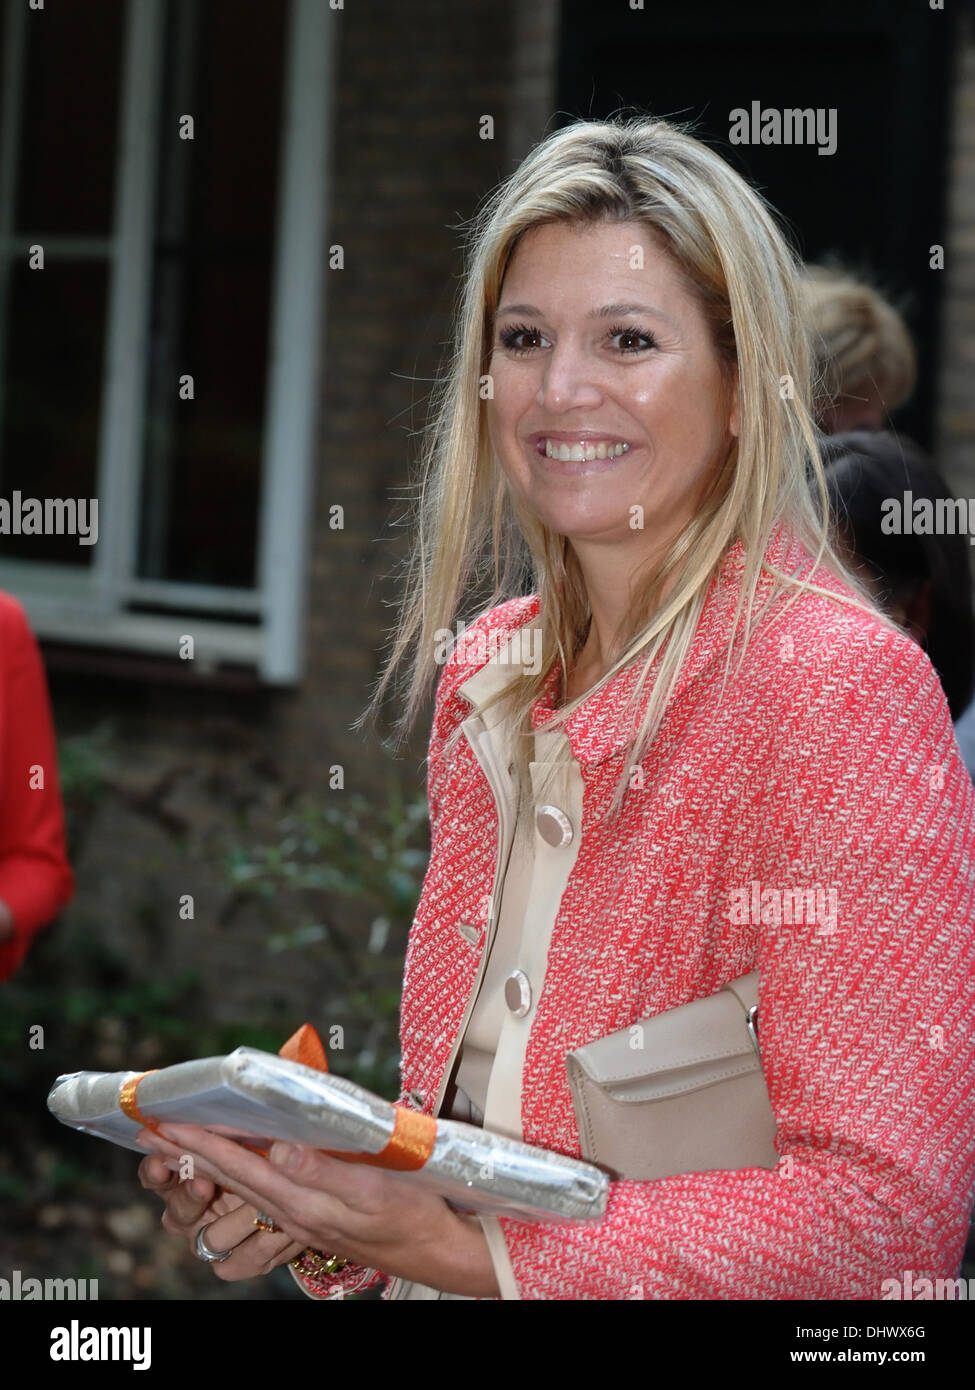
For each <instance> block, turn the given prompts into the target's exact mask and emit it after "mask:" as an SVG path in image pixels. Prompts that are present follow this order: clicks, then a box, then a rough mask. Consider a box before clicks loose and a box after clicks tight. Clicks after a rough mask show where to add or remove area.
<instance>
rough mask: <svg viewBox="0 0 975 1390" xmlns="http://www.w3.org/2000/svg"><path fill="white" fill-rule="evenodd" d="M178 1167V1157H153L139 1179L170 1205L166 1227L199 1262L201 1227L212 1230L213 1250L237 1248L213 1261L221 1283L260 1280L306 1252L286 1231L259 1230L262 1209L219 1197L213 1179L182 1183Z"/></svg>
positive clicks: (164, 1221)
mask: <svg viewBox="0 0 975 1390" xmlns="http://www.w3.org/2000/svg"><path fill="white" fill-rule="evenodd" d="M171 1163H172V1164H173V1167H172V1168H170V1167H169V1165H170V1164H171ZM178 1169H179V1163H178V1161H174V1160H173V1159H172V1158H164V1157H158V1158H157V1157H155V1156H150V1157H148V1158H144V1159H143V1160H142V1162H141V1163H140V1164H139V1181H140V1182H141V1184H142V1186H143V1187H145V1188H147V1189H148V1190H149V1191H150V1192H155V1193H157V1194H158V1195H159V1196H160V1197H161V1198H162V1200H163V1202H164V1203H165V1204H166V1210H165V1211H164V1212H163V1218H162V1224H163V1228H164V1229H165V1230H167V1231H169V1232H170V1234H171V1235H175V1236H181V1237H183V1238H184V1239H185V1240H186V1241H187V1242H188V1244H189V1247H190V1249H191V1250H192V1251H193V1254H194V1255H197V1258H199V1255H198V1254H197V1249H196V1235H197V1232H198V1231H199V1230H200V1228H201V1227H206V1234H205V1235H204V1237H203V1239H204V1242H205V1244H206V1245H207V1246H208V1248H209V1249H211V1250H215V1251H222V1250H231V1249H232V1250H233V1254H232V1255H231V1256H230V1258H229V1259H226V1260H219V1261H214V1262H213V1266H212V1267H213V1272H214V1274H215V1275H216V1276H217V1278H218V1279H227V1280H235V1279H254V1278H256V1277H257V1276H258V1275H260V1274H270V1272H271V1270H272V1269H275V1268H276V1267H277V1266H278V1265H280V1264H284V1263H285V1262H286V1261H287V1260H293V1259H294V1258H295V1256H296V1255H300V1254H301V1251H302V1250H303V1249H304V1246H302V1245H297V1244H295V1242H294V1241H292V1240H290V1239H288V1237H287V1236H285V1235H284V1234H283V1233H281V1232H280V1231H260V1230H258V1229H257V1227H255V1225H254V1218H255V1216H256V1215H257V1211H256V1209H255V1208H254V1207H252V1206H250V1205H248V1204H247V1203H246V1202H244V1201H243V1200H242V1199H241V1198H240V1197H237V1196H236V1195H235V1194H234V1193H233V1192H220V1193H218V1192H217V1190H216V1188H215V1187H214V1184H213V1183H212V1182H210V1181H209V1180H208V1179H207V1178H194V1179H193V1180H192V1181H191V1182H181V1181H180V1179H179V1176H178Z"/></svg>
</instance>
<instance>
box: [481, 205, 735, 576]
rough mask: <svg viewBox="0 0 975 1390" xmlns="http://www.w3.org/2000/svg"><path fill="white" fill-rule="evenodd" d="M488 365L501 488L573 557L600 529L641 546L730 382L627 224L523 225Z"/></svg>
mask: <svg viewBox="0 0 975 1390" xmlns="http://www.w3.org/2000/svg"><path fill="white" fill-rule="evenodd" d="M636 248H640V251H639V252H638V251H637V250H636ZM641 253H642V264H641ZM490 372H491V375H492V377H493V380H494V398H493V400H490V401H488V403H487V411H488V429H489V433H490V437H491V441H492V444H493V446H494V450H495V454H496V457H497V459H498V461H499V462H500V464H501V467H502V468H503V469H504V472H505V474H506V476H507V478H508V480H509V483H510V486H511V487H512V489H513V490H514V492H515V493H516V494H517V496H518V497H519V498H520V499H521V500H522V501H523V503H524V505H525V506H527V507H528V509H529V510H530V511H531V512H533V513H534V514H535V515H536V516H537V517H538V518H539V519H540V520H541V521H542V522H544V524H545V525H547V526H548V527H550V528H551V529H552V530H554V531H556V532H557V533H559V534H560V535H565V536H568V537H569V539H570V541H571V542H572V543H573V544H574V546H575V548H576V550H577V551H578V552H579V553H580V556H583V555H584V554H585V551H586V550H587V548H588V547H589V546H591V545H593V544H600V545H603V544H606V543H607V542H609V543H620V544H622V543H625V545H626V547H627V554H632V555H634V556H635V558H637V559H639V558H641V557H642V556H646V557H648V558H649V557H650V556H651V555H655V554H657V553H658V552H659V548H660V546H662V545H666V544H667V543H668V542H669V541H670V540H672V539H673V538H674V537H675V536H676V535H677V534H678V532H679V531H680V530H681V529H682V527H683V526H684V525H685V524H686V523H687V521H688V520H689V519H690V518H691V517H692V516H693V515H694V513H695V511H696V510H697V507H698V506H699V503H700V500H701V498H702V497H703V495H704V494H705V493H706V492H707V489H708V487H709V486H710V485H711V484H712V483H713V480H714V477H715V473H716V470H718V469H719V468H720V466H721V464H722V462H723V461H724V459H725V457H726V456H727V452H728V449H729V448H730V446H731V444H732V440H733V436H734V435H737V434H738V432H739V420H738V411H737V383H735V384H734V386H732V387H731V388H730V389H729V387H728V385H727V382H726V378H725V376H724V374H723V373H722V370H721V364H720V361H719V358H718V355H717V353H716V351H715V348H714V346H713V342H712V336H711V330H710V327H709V325H708V322H707V319H706V318H705V316H704V312H703V310H702V309H701V307H700V305H699V303H698V301H697V300H696V298H695V297H694V296H693V295H692V294H691V293H690V292H689V291H688V289H687V288H686V287H685V285H684V283H683V280H682V277H681V273H680V271H679V269H678V268H677V266H676V264H675V262H674V261H673V260H672V259H671V258H670V256H668V255H667V254H666V252H665V251H664V250H663V249H662V247H661V244H660V242H659V241H658V239H657V238H656V237H655V236H654V234H653V233H652V232H651V231H650V230H649V229H648V228H646V227H645V226H643V225H642V224H640V223H635V222H615V223H613V222H599V223H595V224H580V223H568V222H555V223H548V224H545V225H542V226H539V227H533V228H532V229H530V230H529V231H528V232H526V233H525V234H524V235H523V237H522V239H521V240H520V241H519V243H518V246H517V248H516V250H515V253H514V256H513V257H512V260H511V262H510V264H509V266H508V269H507V272H506V275H505V278H504V284H503V285H502V288H501V298H500V302H499V306H498V313H497V316H496V322H495V331H494V341H493V344H492V355H491V365H490ZM635 507H640V508H642V514H641V513H639V512H634V511H633V510H631V509H632V508H635ZM635 519H642V523H643V524H642V528H641V527H639V526H635V525H634V524H633V523H634V520H635Z"/></svg>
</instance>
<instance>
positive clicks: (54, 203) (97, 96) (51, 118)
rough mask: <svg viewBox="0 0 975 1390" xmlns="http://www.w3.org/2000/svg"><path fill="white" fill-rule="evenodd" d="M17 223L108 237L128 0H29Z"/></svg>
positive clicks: (41, 231)
mask: <svg viewBox="0 0 975 1390" xmlns="http://www.w3.org/2000/svg"><path fill="white" fill-rule="evenodd" d="M19 2H20V3H23V4H24V8H25V9H26V10H27V14H26V16H25V18H24V21H23V23H24V29H25V61H24V72H23V111H22V115H21V121H22V124H21V158H20V169H19V180H18V183H19V187H18V192H17V199H16V210H15V218H16V221H15V229H16V230H17V231H18V232H26V233H27V234H28V235H30V236H32V237H33V236H53V235H56V234H71V235H76V236H107V235H108V234H109V233H110V231H111V228H112V215H113V196H114V177H115V155H116V145H117V142H118V105H119V78H120V71H121V51H122V37H123V28H122V26H123V18H124V13H125V6H124V3H123V0H85V3H84V4H48V5H46V6H45V7H44V9H43V10H31V9H29V8H28V7H27V5H26V0H19Z"/></svg>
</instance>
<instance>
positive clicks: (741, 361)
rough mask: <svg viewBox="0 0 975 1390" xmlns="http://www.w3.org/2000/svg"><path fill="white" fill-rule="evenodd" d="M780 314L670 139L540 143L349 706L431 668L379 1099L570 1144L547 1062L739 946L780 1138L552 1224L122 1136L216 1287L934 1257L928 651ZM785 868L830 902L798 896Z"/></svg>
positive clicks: (960, 1194) (751, 1280)
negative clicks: (840, 505) (857, 566)
mask: <svg viewBox="0 0 975 1390" xmlns="http://www.w3.org/2000/svg"><path fill="white" fill-rule="evenodd" d="M801 323H802V317H801V313H800V298H799V287H798V266H797V260H796V256H795V254H794V252H793V251H792V250H791V249H790V248H789V246H788V245H787V243H786V242H785V240H784V239H783V236H782V234H781V232H780V230H779V228H778V227H777V225H776V222H775V220H774V219H773V217H772V216H771V214H770V212H769V209H768V208H767V207H766V205H765V204H764V202H763V201H762V199H761V198H760V197H759V195H758V194H757V193H756V192H754V191H753V190H752V189H751V188H750V187H749V186H748V185H747V184H746V183H745V182H744V180H742V179H741V178H740V177H739V176H738V175H737V174H736V173H735V172H734V171H733V170H732V169H731V168H730V167H729V166H728V165H727V164H726V163H725V162H724V161H723V160H722V159H721V158H719V157H718V155H716V154H715V153H714V152H712V151H711V150H710V149H708V148H707V147H706V146H705V145H704V144H702V143H701V142H700V141H698V140H697V139H695V138H694V137H693V136H692V135H690V134H689V133H688V132H687V130H685V129H681V128H678V127H677V126H675V125H673V124H670V123H668V122H665V121H660V120H653V119H645V118H628V119H620V120H612V121H607V122H589V121H578V122H576V123H574V124H571V125H569V126H567V127H566V128H564V129H562V130H559V131H557V132H555V133H554V134H552V135H550V136H548V137H547V138H546V139H545V140H543V141H542V142H541V143H540V144H539V145H538V146H536V148H535V149H534V150H532V152H531V153H530V154H529V155H528V157H527V158H526V159H525V160H524V161H523V163H522V164H521V166H520V167H519V168H518V169H517V170H516V171H515V172H514V174H513V175H512V176H511V177H510V178H509V179H508V180H506V181H505V182H504V183H503V184H502V185H501V186H500V187H499V188H498V189H497V190H495V192H494V193H493V194H492V195H491V197H490V198H489V199H488V200H487V201H486V203H485V205H484V206H483V207H482V209H481V210H480V211H479V213H478V215H477V216H476V217H475V218H474V219H473V221H472V223H471V226H470V236H469V242H468V259H467V268H466V275H465V277H464V281H463V284H462V287H461V295H460V300H459V304H458V309H457V338H456V344H455V350H454V352H453V355H452V357H451V359H450V362H449V365H448V370H447V371H446V373H445V375H444V378H443V380H442V383H441V387H440V390H439V393H438V396H437V399H436V401H435V403H434V404H435V409H434V412H433V416H432V423H431V426H430V429H429V431H428V434H427V438H426V441H425V450H424V459H423V474H422V487H421V495H420V499H419V511H418V517H417V530H416V544H415V548H414V551H413V554H412V559H411V563H410V567H409V570H408V573H407V576H406V584H405V593H404V601H403V609H402V616H401V621H400V624H399V628H398V631H397V634H396V640H395V644H394V647H393V651H392V656H391V660H390V662H389V664H388V666H387V668H386V671H385V673H384V677H383V680H382V682H381V684H380V686H379V688H378V689H377V691H376V693H375V696H374V699H373V705H372V708H373V709H375V708H377V707H378V704H379V701H380V700H381V699H382V698H383V695H384V692H386V691H387V690H388V689H389V688H390V682H391V681H392V680H393V677H394V675H395V673H397V672H400V671H403V670H404V666H405V664H406V663H408V669H407V680H406V685H405V690H404V692H403V695H404V708H405V713H404V716H403V720H402V723H401V729H402V730H403V731H405V730H406V729H407V728H409V726H410V724H411V722H412V721H413V720H414V719H415V718H416V716H417V714H418V712H419V711H420V709H421V707H422V702H423V700H424V698H425V695H426V693H427V692H428V691H429V689H430V685H431V683H432V682H433V681H434V679H436V703H435V709H434V715H433V727H432V732H431V737H430V743H429V760H428V791H429V802H430V819H431V841H432V843H431V857H430V863H429V867H428V869H427V873H426V877H425V879H424V883H423V889H422V893H421V897H420V901H419V904H418V907H417V911H416V917H415V919H414V922H413V926H412V929H411V933H410V941H409V946H408V950H407V957H406V967H405V977H404V990H403V1001H402V1012H401V1040H402V1092H401V1095H400V1104H402V1105H404V1106H407V1107H410V1108H412V1109H415V1110H419V1111H422V1112H424V1113H426V1114H430V1115H444V1116H446V1115H450V1116H453V1117H459V1118H462V1119H466V1120H468V1121H469V1122H471V1123H475V1124H478V1123H480V1124H483V1125H484V1127H485V1128H486V1129H488V1130H495V1131H497V1132H500V1133H504V1134H509V1135H515V1136H517V1137H519V1138H523V1139H524V1140H526V1141H527V1142H529V1143H531V1144H534V1145H538V1146H540V1147H542V1148H547V1149H553V1150H558V1151H560V1152H562V1153H565V1154H570V1155H579V1154H580V1153H581V1151H582V1149H581V1142H580V1126H579V1117H578V1116H577V1114H576V1112H575V1109H574V1105H573V1098H572V1094H571V1092H570V1088H569V1085H568V1083H567V1078H566V1056H567V1054H568V1053H569V1052H570V1051H572V1050H573V1049H577V1048H580V1047H583V1046H585V1045H586V1044H588V1043H590V1042H592V1041H594V1040H596V1039H601V1038H605V1037H607V1036H608V1035H610V1034H613V1033H615V1032H618V1031H619V1030H625V1029H627V1028H629V1027H631V1026H632V1025H633V1024H634V1023H635V1022H636V1021H638V1020H641V1019H648V1018H652V1017H654V1016H657V1015H661V1014H663V1013H665V1012H667V1011H669V1010H672V1009H675V1008H678V1007H679V1006H681V1005H684V1004H687V1003H689V1002H690V1001H692V1000H704V999H706V998H708V997H709V996H711V995H713V994H715V993H716V992H717V991H719V990H720V989H721V988H722V987H723V986H724V985H725V984H727V983H728V982H731V981H735V980H737V979H739V978H740V977H742V976H744V975H746V974H747V973H748V972H751V971H755V970H757V972H758V981H759V1019H760V1022H759V1030H758V1032H759V1039H760V1047H761V1060H762V1067H763V1071H764V1077H765V1082H766V1085H767V1089H768V1096H769V1101H770V1105H771V1110H772V1112H773V1114H774V1122H775V1158H774V1159H773V1161H772V1162H771V1163H767V1164H764V1165H758V1166H750V1167H734V1166H729V1167H724V1168H722V1167H720V1166H714V1165H712V1166H711V1167H710V1168H709V1169H706V1170H705V1171H696V1170H695V1167H694V1164H693V1163H692V1162H689V1164H688V1170H687V1171H680V1172H676V1173H672V1174H671V1175H669V1176H666V1177H661V1178H655V1179H647V1178H646V1177H644V1176H641V1173H642V1172H643V1165H642V1164H641V1163H640V1162H635V1164H634V1166H633V1169H632V1170H631V1171H624V1172H622V1173H618V1174H617V1175H616V1176H615V1177H614V1179H613V1181H612V1183H611V1185H610V1195H609V1202H608V1205H607V1209H606V1214H605V1216H604V1217H603V1218H602V1219H601V1220H600V1221H599V1222H596V1223H591V1224H584V1223H583V1224H569V1223H541V1224H536V1223H531V1222H528V1221H523V1220H518V1219H515V1218H513V1217H510V1216H497V1215H485V1214H482V1215H480V1216H475V1215H472V1214H470V1213H467V1212H463V1211H459V1210H456V1209H454V1208H453V1207H451V1206H450V1205H448V1204H447V1203H446V1202H445V1201H443V1200H442V1199H440V1198H438V1197H433V1196H431V1195H430V1194H429V1193H424V1192H423V1191H420V1190H417V1189H413V1188H408V1187H406V1186H405V1185H404V1184H403V1182H402V1180H400V1179H397V1178H396V1177H394V1176H390V1175H388V1174H385V1173H383V1172H381V1171H380V1170H378V1169H375V1168H370V1167H366V1166H362V1165H355V1164H345V1163H343V1162H342V1161H341V1160H339V1159H336V1158H334V1157H328V1156H325V1155H321V1154H317V1153H314V1152H313V1151H310V1150H308V1149H306V1148H301V1147H295V1146H291V1145H275V1147H274V1149H273V1150H272V1152H271V1154H270V1162H269V1163H268V1162H265V1161H264V1160H263V1159H260V1158H258V1157H257V1156H255V1155H253V1154H250V1153H248V1152H246V1151H244V1150H243V1149H240V1148H239V1147H238V1146H236V1145H234V1144H232V1143H230V1142H229V1141H226V1140H223V1139H220V1138H218V1137H215V1136H213V1135H209V1134H207V1133H205V1132H204V1131H201V1130H197V1129H189V1128H178V1127H173V1128H171V1129H170V1128H169V1127H166V1126H164V1127H163V1131H162V1133H163V1135H164V1136H166V1137H164V1138H160V1137H158V1136H154V1135H150V1134H147V1133H146V1134H144V1138H145V1143H146V1147H147V1148H149V1149H151V1150H153V1151H154V1153H155V1154H156V1155H157V1156H156V1157H153V1158H147V1159H146V1160H144V1161H143V1164H142V1168H141V1173H142V1180H143V1182H144V1183H145V1185H146V1186H149V1187H152V1188H154V1189H155V1190H157V1191H159V1192H160V1194H161V1195H162V1196H163V1198H164V1200H165V1202H166V1215H165V1216H164V1223H165V1224H166V1226H167V1228H168V1229H170V1230H171V1231H173V1232H174V1233H177V1234H179V1235H181V1236H182V1237H183V1238H185V1239H187V1240H188V1241H189V1242H190V1244H191V1246H192V1248H193V1249H194V1250H195V1253H197V1254H198V1255H199V1256H200V1257H201V1258H204V1259H209V1260H211V1261H212V1262H213V1268H214V1270H215V1271H216V1272H217V1273H218V1274H219V1275H220V1276H221V1277H223V1278H227V1279H236V1278H246V1277H248V1276H253V1275H255V1274H258V1273H264V1272H266V1271H267V1270H268V1269H270V1268H273V1267H274V1266H275V1265H277V1264H282V1263H284V1262H285V1261H288V1262H292V1268H293V1269H294V1272H295V1276H296V1278H297V1279H298V1280H299V1281H300V1283H301V1285H302V1287H303V1288H304V1289H305V1290H306V1292H308V1293H309V1294H310V1295H311V1296H313V1297H318V1298H337V1297H342V1296H345V1295H346V1294H348V1293H350V1292H353V1291H356V1290H358V1289H363V1288H367V1287H374V1288H377V1289H378V1288H381V1289H382V1292H383V1297H384V1298H387V1299H399V1298H407V1299H421V1298H428V1299H436V1298H441V1297H447V1298H492V1297H494V1298H497V1297H500V1298H508V1299H512V1298H525V1299H551V1298H555V1299H575V1298H582V1299H619V1298H634V1297H636V1298H661V1299H686V1298H764V1299H776V1298H789V1299H795V1298H846V1299H855V1298H863V1299H874V1298H879V1297H880V1296H881V1291H882V1288H883V1287H884V1281H885V1280H890V1279H894V1280H895V1281H896V1280H900V1279H901V1278H902V1276H903V1275H904V1272H905V1271H906V1270H908V1269H910V1270H912V1271H913V1273H914V1277H915V1278H916V1277H920V1276H922V1275H923V1276H928V1277H939V1276H953V1275H954V1274H955V1273H956V1272H957V1266H958V1264H959V1260H960V1258H961V1251H962V1247H963V1243H964V1239H965V1230H966V1225H967V1218H968V1210H969V1206H970V1202H971V1196H972V1191H973V1185H975V1160H973V1144H972V1138H973V1133H975V1087H973V1084H972V1083H973V1081H975V1063H973V1051H972V1048H971V1035H972V1022H973V1019H972V998H973V991H972V975H973V954H975V934H973V932H972V926H973V920H975V900H973V882H972V860H973V849H975V793H973V788H972V784H971V782H970V781H969V779H968V777H967V775H966V773H965V770H964V768H963V766H962V763H961V760H960V758H959V755H958V751H957V748H956V746H955V743H954V739H953V736H952V727H951V720H950V717H949V713H948V709H947V705H946V703H945V699H944V696H943V694H942V691H941V687H940V684H939V681H938V678H937V676H936V674H935V672H934V670H933V669H932V667H931V664H930V662H929V661H928V658H927V657H926V656H925V654H924V653H923V652H922V651H921V649H920V648H919V647H918V646H916V645H915V644H914V643H913V642H912V641H911V640H910V639H909V638H908V637H906V636H905V635H904V634H903V633H901V632H900V631H899V630H898V629H897V628H896V627H895V625H894V624H893V623H892V622H891V621H889V620H888V619H887V618H885V617H884V616H883V615H882V614H881V613H880V612H879V610H878V609H877V608H876V606H875V605H874V603H873V602H872V600H871V598H870V597H869V594H868V593H867V591H866V590H865V589H864V588H862V587H861V586H860V584H859V581H858V580H857V579H856V577H855V576H854V575H853V574H852V573H850V572H848V571H847V570H846V568H845V566H844V563H843V561H842V560H841V559H840V557H839V555H838V554H837V553H836V551H835V550H834V549H833V546H832V544H831V543H830V539H829V521H830V518H829V511H828V506H827V498H826V490H825V486H824V477H823V469H822V463H821V460H820V457H819V453H818V449H817V442H816V441H817V436H816V433H815V430H814V428H813V424H812V421H811V418H810V409H809V401H810V373H809V358H808V344H807V341H806V339H805V336H804V330H803V329H802V328H801ZM810 480H811V481H812V482H813V484H814V486H813V488H812V489H810V487H809V481H810ZM472 593H478V594H480V595H481V599H482V601H481V603H479V605H478V611H479V616H477V617H476V619H475V621H474V622H473V623H472V624H471V625H470V626H465V628H464V630H463V632H462V635H461V636H460V638H459V639H458V640H457V641H456V642H454V643H453V644H452V645H450V644H448V645H450V650H449V655H448V657H447V660H446V662H445V663H443V664H438V658H439V657H441V656H442V654H443V650H444V634H445V632H449V629H450V626H451V624H452V623H453V622H454V621H455V620H456V619H457V616H458V611H459V609H460V606H461V604H462V603H463V602H464V601H465V599H466V597H467V596H468V595H469V594H472ZM485 596H487V599H486V606H485V602H484V599H485ZM468 611H469V610H468ZM756 890H757V891H756ZM796 891H798V892H800V893H806V895H807V897H806V901H807V903H808V902H809V901H810V898H809V896H808V895H809V894H810V893H812V901H814V902H826V901H828V902H829V903H830V904H831V910H830V911H829V912H823V913H819V914H817V912H815V911H809V912H807V913H806V915H805V917H804V918H800V920H797V921H793V920H792V918H791V916H789V915H784V914H783V913H782V911H781V904H782V902H783V901H784V898H785V895H787V894H789V893H793V892H796ZM743 904H744V906H743ZM756 904H757V907H756ZM624 1110H625V1106H620V1107H619V1122H620V1123H621V1124H624V1123H627V1122H628V1121H627V1117H626V1115H625V1114H624ZM630 1122H632V1117H630ZM638 1147H639V1144H637V1148H638ZM185 1153H192V1154H193V1155H194V1157H195V1162H196V1171H197V1174H198V1175H199V1174H203V1175H204V1176H203V1177H202V1178H201V1177H199V1176H198V1178H197V1180H196V1183H194V1184H192V1185H191V1186H192V1188H193V1189H195V1190H192V1191H191V1190H190V1188H189V1187H187V1186H184V1187H181V1186H180V1183H179V1181H178V1177H177V1176H176V1174H175V1171H174V1170H175V1169H176V1168H178V1165H179V1157H180V1155H181V1154H185ZM166 1165H170V1166H169V1167H167V1166H166ZM776 1165H777V1166H776ZM214 1184H219V1186H220V1187H222V1188H223V1189H225V1191H224V1193H223V1195H221V1196H219V1197H217V1198H216V1199H214ZM255 1223H257V1224H256V1225H255Z"/></svg>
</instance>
